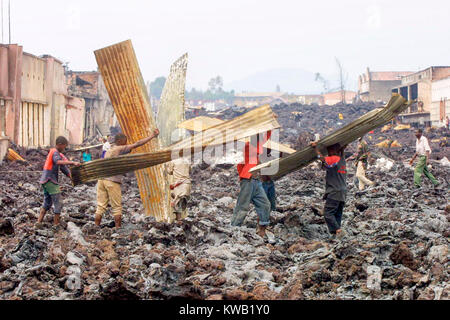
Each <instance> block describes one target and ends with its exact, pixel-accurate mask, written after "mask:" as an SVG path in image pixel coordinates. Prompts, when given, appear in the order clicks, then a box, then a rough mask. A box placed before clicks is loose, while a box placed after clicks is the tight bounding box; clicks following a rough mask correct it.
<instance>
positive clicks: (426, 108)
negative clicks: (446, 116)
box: [392, 66, 450, 126]
mask: <svg viewBox="0 0 450 320" xmlns="http://www.w3.org/2000/svg"><path fill="white" fill-rule="evenodd" d="M449 76H450V67H447V66H442V67H440V66H439V67H429V68H427V69H425V70H422V71H419V72H416V73H413V74H410V75H408V76H404V77H402V83H401V85H399V86H397V87H394V88H393V89H392V92H395V93H399V94H401V95H402V96H403V97H404V98H405V99H408V100H410V101H417V102H416V103H414V104H413V105H412V106H411V107H410V108H409V109H408V110H407V111H406V112H405V113H403V114H402V115H400V119H401V121H402V122H404V123H416V124H420V125H427V126H428V125H431V109H432V103H433V95H432V91H433V84H434V82H436V81H439V80H442V79H445V78H447V77H449Z"/></svg>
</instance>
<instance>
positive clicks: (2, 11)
mask: <svg viewBox="0 0 450 320" xmlns="http://www.w3.org/2000/svg"><path fill="white" fill-rule="evenodd" d="M1 11H2V12H1V15H2V16H1V17H0V18H1V19H0V20H1V23H2V27H1V29H2V43H4V37H3V0H1Z"/></svg>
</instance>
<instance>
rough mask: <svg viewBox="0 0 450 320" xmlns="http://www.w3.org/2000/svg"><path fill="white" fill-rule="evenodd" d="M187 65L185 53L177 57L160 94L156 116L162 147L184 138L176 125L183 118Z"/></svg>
mask: <svg viewBox="0 0 450 320" xmlns="http://www.w3.org/2000/svg"><path fill="white" fill-rule="evenodd" d="M187 65H188V55H187V53H186V54H185V55H183V56H182V57H181V58H179V59H178V60H177V61H175V63H174V64H173V65H172V67H171V68H170V74H169V77H168V78H167V80H166V84H165V86H164V90H163V92H162V95H161V102H160V105H159V109H158V115H157V117H156V123H157V125H158V129H159V131H160V132H161V133H160V135H159V137H160V139H161V144H162V146H163V147H167V146H169V145H171V144H172V143H175V142H178V141H180V140H182V139H184V137H185V136H184V130H177V126H178V125H179V124H180V123H181V122H183V121H184V120H185V118H184V103H185V98H184V95H185V92H186V71H187Z"/></svg>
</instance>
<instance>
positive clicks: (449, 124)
mask: <svg viewBox="0 0 450 320" xmlns="http://www.w3.org/2000/svg"><path fill="white" fill-rule="evenodd" d="M445 125H446V127H447V130H448V131H450V119H449V118H448V116H447V117H446V120H445Z"/></svg>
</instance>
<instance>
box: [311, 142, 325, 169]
mask: <svg viewBox="0 0 450 320" xmlns="http://www.w3.org/2000/svg"><path fill="white" fill-rule="evenodd" d="M311 147H312V148H313V149H314V151H316V154H317V156H318V158H319V160H320V161H322V163H323V164H325V163H326V162H325V157H324V156H323V155H322V154H321V153H320V150H319V148H317V142H312V143H311Z"/></svg>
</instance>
